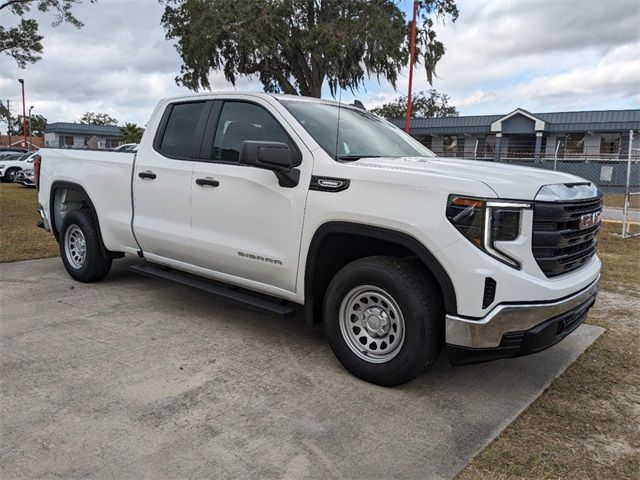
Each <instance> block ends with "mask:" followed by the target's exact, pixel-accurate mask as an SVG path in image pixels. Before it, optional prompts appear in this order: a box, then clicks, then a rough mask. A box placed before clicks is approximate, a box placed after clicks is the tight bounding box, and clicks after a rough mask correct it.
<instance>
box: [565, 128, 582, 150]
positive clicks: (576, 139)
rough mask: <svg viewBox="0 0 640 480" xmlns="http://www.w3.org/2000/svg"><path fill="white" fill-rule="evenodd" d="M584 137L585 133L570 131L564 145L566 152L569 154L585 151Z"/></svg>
mask: <svg viewBox="0 0 640 480" xmlns="http://www.w3.org/2000/svg"><path fill="white" fill-rule="evenodd" d="M584 138H585V134H584V133H568V134H567V138H566V143H565V146H564V152H565V153H568V154H582V153H584Z"/></svg>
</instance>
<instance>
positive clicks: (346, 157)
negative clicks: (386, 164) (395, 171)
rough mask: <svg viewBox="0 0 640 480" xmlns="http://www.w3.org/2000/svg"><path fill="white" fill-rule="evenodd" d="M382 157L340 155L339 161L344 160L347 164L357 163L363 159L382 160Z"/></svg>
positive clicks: (337, 157)
mask: <svg viewBox="0 0 640 480" xmlns="http://www.w3.org/2000/svg"><path fill="white" fill-rule="evenodd" d="M380 157H381V155H338V156H336V159H337V160H344V161H345V162H355V161H356V160H360V159H361V158H380Z"/></svg>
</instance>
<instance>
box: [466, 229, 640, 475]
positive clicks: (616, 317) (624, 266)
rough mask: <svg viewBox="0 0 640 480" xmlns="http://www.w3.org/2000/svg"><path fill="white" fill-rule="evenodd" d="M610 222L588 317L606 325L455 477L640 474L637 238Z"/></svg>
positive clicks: (639, 267) (639, 245)
mask: <svg viewBox="0 0 640 480" xmlns="http://www.w3.org/2000/svg"><path fill="white" fill-rule="evenodd" d="M613 233H618V234H619V233H620V226H619V225H617V224H615V225H613V224H605V226H604V229H603V232H602V233H601V236H600V248H599V252H598V254H599V255H600V258H601V259H602V262H603V268H602V291H601V292H600V295H599V297H598V301H597V302H596V305H595V307H594V308H593V309H592V310H591V314H590V315H589V319H588V320H587V322H588V323H590V324H593V325H599V326H601V327H604V328H606V332H605V333H604V334H603V335H602V336H601V337H600V338H599V339H598V340H596V342H595V343H594V344H593V345H592V346H591V347H589V349H588V350H587V351H586V352H585V353H584V354H583V355H582V356H581V357H580V358H578V360H577V361H576V362H575V363H574V364H572V365H571V366H570V367H569V368H568V369H567V371H566V372H565V373H564V374H563V375H562V376H561V377H560V378H558V379H557V380H556V381H555V382H553V384H552V385H551V386H550V387H549V388H548V389H547V390H546V391H545V392H544V393H543V394H542V395H541V396H540V397H539V398H538V399H537V400H536V401H535V402H534V403H533V405H531V407H529V408H528V409H527V410H525V411H524V412H523V413H522V415H520V417H518V418H517V419H516V421H515V422H513V423H512V424H511V425H510V426H509V427H507V428H506V429H505V430H504V431H503V432H502V434H501V435H500V436H499V437H498V438H497V439H496V440H495V441H494V442H493V443H491V444H490V445H489V446H488V447H487V448H485V449H484V450H483V451H482V452H480V454H478V455H477V456H476V458H474V459H473V460H472V461H471V462H470V463H469V465H467V467H466V468H465V469H464V470H463V471H462V472H461V473H460V474H459V475H458V477H457V480H472V479H473V480H478V479H481V480H482V479H486V480H489V479H491V480H494V479H496V480H499V479H519V478H522V479H524V478H536V479H538V478H540V479H546V478H548V479H580V480H582V479H587V478H589V479H591V478H598V479H600V478H601V479H634V480H636V479H638V478H639V472H640V346H639V345H640V318H639V313H638V312H640V238H633V239H627V240H622V239H621V238H620V237H618V236H615V235H613Z"/></svg>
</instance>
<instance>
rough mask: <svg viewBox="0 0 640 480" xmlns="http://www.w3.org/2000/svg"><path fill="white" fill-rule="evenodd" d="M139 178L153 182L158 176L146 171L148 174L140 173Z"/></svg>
mask: <svg viewBox="0 0 640 480" xmlns="http://www.w3.org/2000/svg"><path fill="white" fill-rule="evenodd" d="M138 176H139V177H140V178H149V179H151V180H153V179H154V178H156V174H155V173H153V172H149V171H146V172H140V173H138Z"/></svg>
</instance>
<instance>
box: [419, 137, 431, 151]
mask: <svg viewBox="0 0 640 480" xmlns="http://www.w3.org/2000/svg"><path fill="white" fill-rule="evenodd" d="M416 140H418V141H419V142H420V143H421V144H422V145H424V146H425V147H427V148H428V149H429V150H431V144H432V142H433V137H432V136H431V135H419V136H417V137H416Z"/></svg>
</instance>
